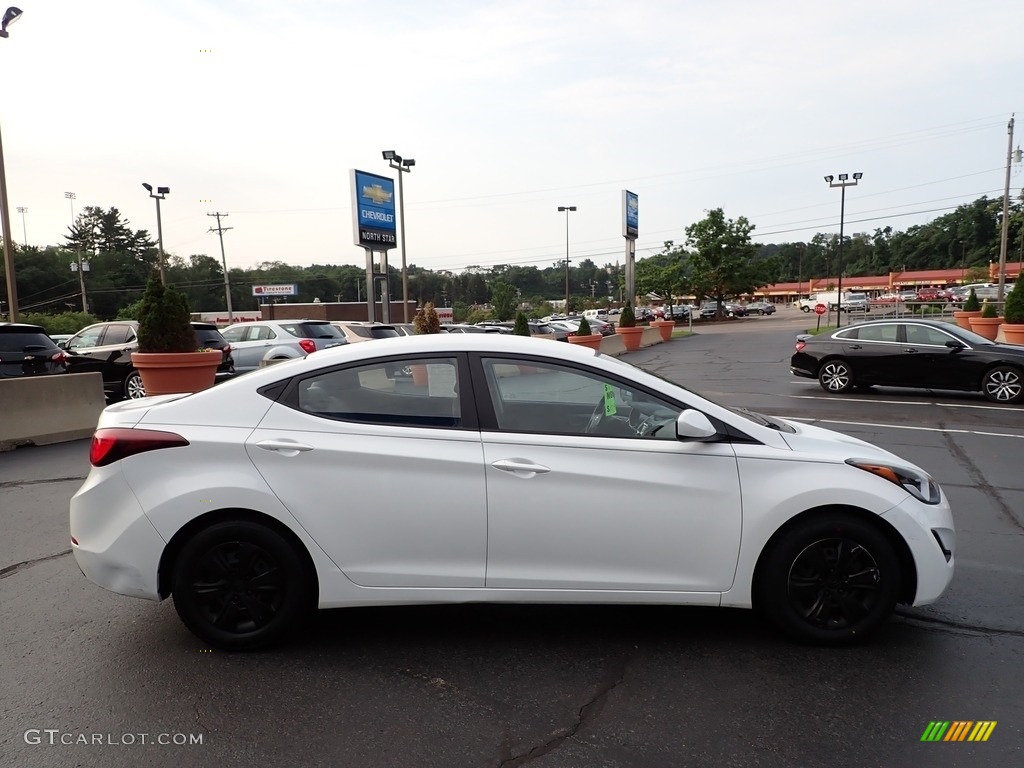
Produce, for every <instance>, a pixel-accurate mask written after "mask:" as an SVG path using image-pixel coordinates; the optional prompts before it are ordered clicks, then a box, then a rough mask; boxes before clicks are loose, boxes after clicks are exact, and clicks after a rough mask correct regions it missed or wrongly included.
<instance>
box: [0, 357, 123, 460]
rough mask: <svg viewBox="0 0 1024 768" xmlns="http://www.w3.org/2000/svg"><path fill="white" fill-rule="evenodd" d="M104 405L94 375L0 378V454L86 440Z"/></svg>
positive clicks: (98, 377) (100, 384) (99, 381)
mask: <svg viewBox="0 0 1024 768" xmlns="http://www.w3.org/2000/svg"><path fill="white" fill-rule="evenodd" d="M106 405H107V400H106V398H105V397H104V395H103V377H102V376H101V375H100V374H98V373H68V374H65V375H63V376H28V377H25V378H20V379H0V451H9V450H12V449H14V448H16V447H18V446H19V445H48V444H49V443H60V442H64V441H66V440H80V439H82V438H83V437H90V436H92V433H93V432H94V431H95V430H96V422H97V421H99V417H100V412H101V411H102V410H103V409H104V408H105V407H106Z"/></svg>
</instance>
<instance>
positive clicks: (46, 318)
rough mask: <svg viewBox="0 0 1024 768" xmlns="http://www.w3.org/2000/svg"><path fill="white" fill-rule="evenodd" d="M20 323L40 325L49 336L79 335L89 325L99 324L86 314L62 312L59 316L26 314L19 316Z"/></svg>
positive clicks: (39, 313)
mask: <svg viewBox="0 0 1024 768" xmlns="http://www.w3.org/2000/svg"><path fill="white" fill-rule="evenodd" d="M18 321H19V322H22V323H29V324H30V325H40V326H42V327H43V330H44V331H46V333H47V334H53V333H78V332H79V331H80V330H82V329H83V328H85V327H86V326H87V325H92V324H93V323H95V322H98V321H97V319H96V318H95V317H93V316H92V315H90V314H87V313H86V312H61V313H60V314H59V315H44V314H43V313H41V312H25V313H23V314H21V315H19V316H18Z"/></svg>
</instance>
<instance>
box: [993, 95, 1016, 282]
mask: <svg viewBox="0 0 1024 768" xmlns="http://www.w3.org/2000/svg"><path fill="white" fill-rule="evenodd" d="M1006 132H1007V133H1008V134H1010V138H1009V141H1008V142H1007V144H1006V187H1005V189H1004V190H1003V228H1002V232H1001V233H1000V236H999V290H998V292H997V293H996V301H999V302H1001V301H1002V300H1003V291H1004V290H1005V287H1006V247H1007V242H1006V240H1007V236H1008V234H1009V226H1010V165H1011V164H1012V163H1013V159H1014V156H1013V115H1010V124H1009V125H1007V126H1006ZM1017 162H1018V163H1019V162H1020V150H1019V149H1018V150H1017Z"/></svg>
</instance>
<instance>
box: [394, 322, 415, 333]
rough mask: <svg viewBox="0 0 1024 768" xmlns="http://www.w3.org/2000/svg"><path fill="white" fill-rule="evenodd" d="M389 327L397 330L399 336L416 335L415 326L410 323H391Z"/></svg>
mask: <svg viewBox="0 0 1024 768" xmlns="http://www.w3.org/2000/svg"><path fill="white" fill-rule="evenodd" d="M391 327H392V328H394V329H395V330H396V331H398V335H399V336H415V335H416V328H415V326H413V324H412V323H392V324H391Z"/></svg>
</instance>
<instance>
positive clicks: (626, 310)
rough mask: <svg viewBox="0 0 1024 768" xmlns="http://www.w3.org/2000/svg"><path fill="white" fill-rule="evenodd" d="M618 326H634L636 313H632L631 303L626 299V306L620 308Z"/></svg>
mask: <svg viewBox="0 0 1024 768" xmlns="http://www.w3.org/2000/svg"><path fill="white" fill-rule="evenodd" d="M619 327H620V328H635V327H636V315H635V314H634V313H633V305H632V304H631V303H630V302H628V301H627V302H626V306H624V307H623V308H622V312H620V313H619Z"/></svg>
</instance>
